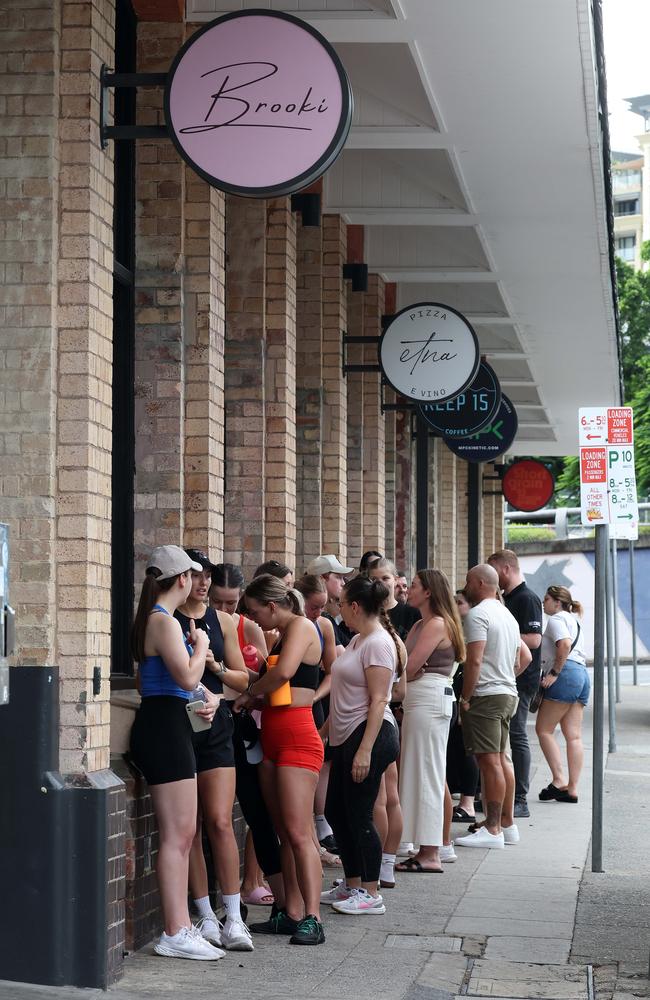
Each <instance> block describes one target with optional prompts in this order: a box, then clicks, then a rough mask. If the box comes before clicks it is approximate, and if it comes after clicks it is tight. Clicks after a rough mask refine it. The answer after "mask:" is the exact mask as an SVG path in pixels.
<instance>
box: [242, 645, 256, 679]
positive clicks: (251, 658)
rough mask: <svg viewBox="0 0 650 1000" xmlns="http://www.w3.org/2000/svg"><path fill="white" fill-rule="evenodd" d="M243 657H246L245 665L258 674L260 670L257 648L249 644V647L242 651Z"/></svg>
mask: <svg viewBox="0 0 650 1000" xmlns="http://www.w3.org/2000/svg"><path fill="white" fill-rule="evenodd" d="M242 656H243V657H244V664H245V665H246V667H247V668H248V669H249V670H254V671H255V672H256V673H257V671H258V670H259V668H260V665H259V654H258V652H257V647H256V646H253V644H252V643H250V642H249V643H248V645H246V646H244V648H243V649H242Z"/></svg>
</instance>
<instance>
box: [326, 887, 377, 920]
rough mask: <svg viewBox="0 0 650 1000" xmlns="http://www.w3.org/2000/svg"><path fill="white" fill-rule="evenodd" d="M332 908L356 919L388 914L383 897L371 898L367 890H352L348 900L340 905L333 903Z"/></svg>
mask: <svg viewBox="0 0 650 1000" xmlns="http://www.w3.org/2000/svg"><path fill="white" fill-rule="evenodd" d="M332 908H333V909H334V910H336V912H337V913H346V914H348V915H349V916H354V917H356V916H360V915H361V914H366V913H367V914H368V916H372V915H374V914H382V913H385V912H386V907H385V906H384V901H383V899H382V898H381V896H371V895H370V893H369V892H366V890H365V889H351V890H350V895H349V896H348V898H347V899H342V900H341V902H340V903H332Z"/></svg>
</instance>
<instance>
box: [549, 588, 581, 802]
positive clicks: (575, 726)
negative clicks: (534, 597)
mask: <svg viewBox="0 0 650 1000" xmlns="http://www.w3.org/2000/svg"><path fill="white" fill-rule="evenodd" d="M544 612H545V613H546V615H547V616H548V622H547V625H546V629H545V631H544V635H543V637H542V681H541V683H542V686H543V687H544V700H543V701H542V704H541V705H540V707H539V713H538V715H537V725H536V726H535V729H536V731H537V735H538V737H539V743H540V746H541V748H542V752H543V754H544V756H545V758H546V762H547V764H548V766H549V767H550V769H551V775H552V781H551V783H550V785H548V786H547V787H546V788H543V789H542V790H541V792H540V793H539V797H540V799H541V800H542V801H548V800H549V799H555V800H556V801H557V802H577V801H578V780H579V778H580V774H581V771H582V765H583V760H584V748H583V745H582V717H583V715H584V710H585V705H586V704H587V702H588V701H589V692H590V689H591V682H590V680H589V675H588V673H587V669H586V667H585V655H584V642H583V635H582V629H581V627H580V622H579V621H578V619H577V618H576V615H581V614H582V606H581V605H580V604H579V602H578V601H574V600H573V598H572V597H571V594H570V592H569V591H568V590H567V589H566V587H549V588H548V589H547V591H546V595H545V597H544ZM558 723H559V725H560V728H561V730H562V734H563V736H564V738H565V740H566V754H567V764H568V770H569V780H568V781H567V780H566V779H565V772H564V764H563V761H562V756H561V753H560V748H559V746H558V744H557V742H556V740H555V730H556V728H557V726H558Z"/></svg>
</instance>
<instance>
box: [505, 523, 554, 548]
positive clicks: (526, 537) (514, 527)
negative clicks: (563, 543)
mask: <svg viewBox="0 0 650 1000" xmlns="http://www.w3.org/2000/svg"><path fill="white" fill-rule="evenodd" d="M554 538H555V528H553V527H551V525H534V526H533V525H531V524H509V525H508V545H514V544H515V542H519V543H521V542H548V541H553V539H554Z"/></svg>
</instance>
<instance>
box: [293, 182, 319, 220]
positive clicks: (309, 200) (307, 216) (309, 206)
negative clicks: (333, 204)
mask: <svg viewBox="0 0 650 1000" xmlns="http://www.w3.org/2000/svg"><path fill="white" fill-rule="evenodd" d="M291 211H292V212H300V214H301V216H302V224H303V227H311V228H314V229H318V228H319V227H320V220H321V196H320V194H318V192H314V191H309V192H302V193H298V194H292V195H291Z"/></svg>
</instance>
